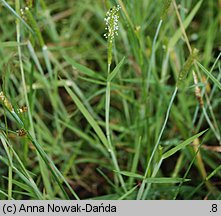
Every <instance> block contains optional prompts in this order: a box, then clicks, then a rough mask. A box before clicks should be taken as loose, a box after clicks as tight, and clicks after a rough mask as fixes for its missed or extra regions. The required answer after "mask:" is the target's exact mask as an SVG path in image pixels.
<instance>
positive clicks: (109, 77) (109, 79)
mask: <svg viewBox="0 0 221 216" xmlns="http://www.w3.org/2000/svg"><path fill="white" fill-rule="evenodd" d="M124 59H125V57H123V58H122V60H121V61H120V62H119V64H118V65H117V66H116V67H115V68H114V70H113V71H112V72H111V73H110V74H109V75H108V77H107V81H108V82H111V80H112V79H113V78H114V77H115V76H116V75H117V73H118V72H119V70H120V67H121V66H122V64H123V62H124Z"/></svg>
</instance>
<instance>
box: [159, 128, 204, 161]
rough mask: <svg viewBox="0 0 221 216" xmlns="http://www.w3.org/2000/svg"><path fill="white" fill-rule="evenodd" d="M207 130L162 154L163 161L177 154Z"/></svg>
mask: <svg viewBox="0 0 221 216" xmlns="http://www.w3.org/2000/svg"><path fill="white" fill-rule="evenodd" d="M206 131H207V130H204V131H202V132H200V133H198V134H196V135H194V136H192V137H190V138H189V139H187V140H185V141H184V142H182V143H180V144H179V145H177V146H175V147H174V148H172V149H170V150H169V151H167V152H166V153H164V154H163V155H162V158H163V159H166V158H168V157H170V156H172V155H174V154H175V153H176V152H178V151H179V150H181V149H182V148H184V147H186V146H187V145H189V144H190V143H191V142H193V140H195V139H196V138H198V137H200V136H201V135H203V134H204V133H205V132H206Z"/></svg>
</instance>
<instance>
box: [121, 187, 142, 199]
mask: <svg viewBox="0 0 221 216" xmlns="http://www.w3.org/2000/svg"><path fill="white" fill-rule="evenodd" d="M137 187H138V185H136V186H134V187H133V188H131V189H130V190H129V191H127V193H125V194H124V195H123V196H121V197H120V198H119V199H118V200H124V199H126V198H127V197H128V196H130V195H131V194H132V193H133V192H134V191H135V190H136V189H137Z"/></svg>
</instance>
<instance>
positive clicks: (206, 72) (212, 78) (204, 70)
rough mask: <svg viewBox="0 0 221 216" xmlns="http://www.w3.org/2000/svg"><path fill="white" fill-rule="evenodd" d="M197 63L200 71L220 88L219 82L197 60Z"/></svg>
mask: <svg viewBox="0 0 221 216" xmlns="http://www.w3.org/2000/svg"><path fill="white" fill-rule="evenodd" d="M197 65H199V67H200V68H201V69H202V71H203V72H204V73H205V74H206V75H207V76H208V77H209V78H210V79H211V80H212V81H213V82H214V84H215V85H216V86H217V87H218V88H219V89H220V90H221V83H220V82H219V81H218V80H217V79H216V78H215V77H214V76H213V75H212V74H211V73H210V72H209V71H208V70H207V69H206V68H205V67H203V65H201V64H200V63H199V62H197Z"/></svg>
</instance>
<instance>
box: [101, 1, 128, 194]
mask: <svg viewBox="0 0 221 216" xmlns="http://www.w3.org/2000/svg"><path fill="white" fill-rule="evenodd" d="M119 10H120V6H119V5H118V6H114V7H113V8H111V9H110V10H109V11H108V12H107V14H106V17H105V18H104V21H105V24H106V28H105V30H106V31H107V32H106V33H105V34H104V37H105V38H106V39H107V62H108V66H107V77H108V75H109V74H110V68H111V63H112V49H113V43H114V37H115V36H117V35H118V19H119V15H118V12H119ZM110 92H111V83H110V81H109V80H108V79H107V85H106V102H105V126H106V136H107V140H108V151H109V153H110V156H111V158H112V161H113V165H114V168H115V169H116V171H117V175H118V179H119V181H120V183H121V185H122V188H123V190H124V191H125V192H126V191H127V189H126V186H125V182H124V180H123V177H122V175H121V174H120V168H119V165H118V162H117V158H116V154H115V152H114V147H113V145H112V142H111V137H110V120H109V116H110Z"/></svg>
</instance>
